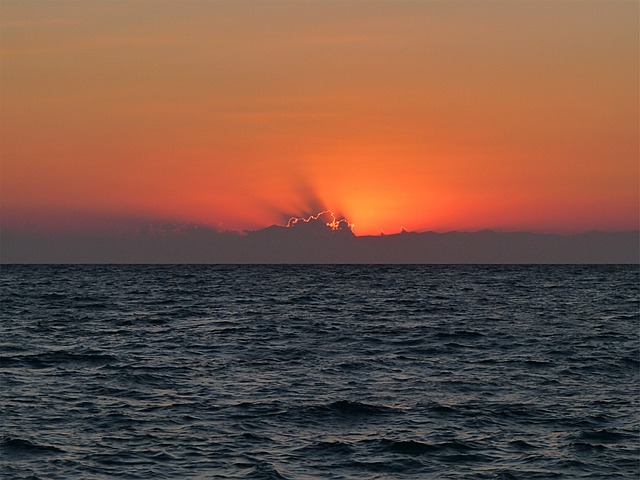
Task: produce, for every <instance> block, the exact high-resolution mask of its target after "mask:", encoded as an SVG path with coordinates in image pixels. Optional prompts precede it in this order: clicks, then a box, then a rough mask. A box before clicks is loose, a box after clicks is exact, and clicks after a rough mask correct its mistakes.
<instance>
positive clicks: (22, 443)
mask: <svg viewBox="0 0 640 480" xmlns="http://www.w3.org/2000/svg"><path fill="white" fill-rule="evenodd" d="M0 451H2V452H3V453H4V454H5V455H7V456H9V457H11V456H16V455H44V454H53V453H63V452H64V450H61V449H60V448H58V447H54V446H53V445H42V444H39V443H36V442H33V441H31V440H25V439H22V438H13V437H8V436H4V437H1V438H0Z"/></svg>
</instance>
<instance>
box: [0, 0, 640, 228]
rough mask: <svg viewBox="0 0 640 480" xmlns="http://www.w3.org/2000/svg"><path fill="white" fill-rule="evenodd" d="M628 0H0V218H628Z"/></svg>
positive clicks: (632, 100) (634, 116) (635, 132)
mask: <svg viewBox="0 0 640 480" xmlns="http://www.w3.org/2000/svg"><path fill="white" fill-rule="evenodd" d="M639 5H640V4H639V2H637V1H635V0H630V1H616V0H604V1H526V0H524V1H515V0H509V1H481V0H473V1H426V0H425V1H366V0H364V1H314V0H310V1H270V0H265V1H243V0H235V1H227V2H223V1H204V0H179V1H178V0H176V1H161V0H153V1H144V0H136V1H133V0H124V1H80V0H78V1H56V0H46V1H42V2H39V1H32V0H26V1H25V0H20V1H7V0H1V3H0V6H1V7H0V8H1V10H0V19H1V44H0V49H1V50H0V54H1V91H0V93H1V123H0V128H1V131H0V138H1V146H0V148H1V150H0V153H1V171H0V174H1V176H0V182H1V220H2V227H3V228H9V229H11V228H14V229H24V228H36V229H62V230H64V229H73V228H83V229H88V230H91V229H94V230H96V231H98V230H100V229H101V228H106V226H108V225H113V224H118V223H119V222H125V223H127V224H136V222H148V221H170V222H177V223H180V222H185V223H195V224H202V225H207V226H213V227H215V228H218V229H221V230H243V229H257V228H262V227H266V226H268V225H271V224H274V223H275V224H286V223H287V219H288V218H289V217H290V216H293V215H311V214H313V213H317V212H318V211H321V210H324V209H331V210H333V211H334V212H336V213H338V214H340V215H342V216H345V217H347V218H348V220H349V221H350V222H352V223H354V224H355V227H354V232H355V233H356V234H357V235H369V234H374V235H376V234H378V233H380V232H381V231H382V232H384V233H396V232H398V231H400V229H401V228H405V229H407V230H418V231H426V230H435V231H448V230H468V231H474V230H479V229H485V228H491V229H496V230H504V231H513V230H528V231H533V232H559V233H571V232H583V231H587V230H605V231H609V230H635V229H638V226H639V225H638V223H639V175H640V173H639V95H638V91H639V74H638V68H639V67H638V63H639V37H638V32H639V26H638V25H639V20H638V19H639V15H640V7H639Z"/></svg>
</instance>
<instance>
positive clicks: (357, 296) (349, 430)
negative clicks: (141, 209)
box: [0, 265, 640, 480]
mask: <svg viewBox="0 0 640 480" xmlns="http://www.w3.org/2000/svg"><path fill="white" fill-rule="evenodd" d="M639 276H640V271H639V269H638V266H637V265H631V266H613V265H610V266H589V265H584V266H583V265H574V266H571V265H565V266H551V265H549V266H533V265H530V266H525V265H522V266H517V265H513V266H509V265H506V266H480V265H470V266H462V265H460V266H451V265H439V266H433V265H415V266H410V265H403V266H394V265H359V266H356V265H287V266H285V265H271V266H268V265H246V266H232V265H229V266H225V265H176V266H171V265H166V266H151V265H148V266H144V265H137V266H136V265H131V266H127V265H105V266H91V265H76V266H71V265H68V266H67V265H58V266H53V265H51V266H20V265H3V266H2V267H1V268H0V278H1V291H0V295H1V296H0V311H1V316H0V477H1V478H3V479H22V478H24V479H27V478H28V479H65V478H73V479H75V478H78V479H107V478H109V479H111V478H126V479H135V478H143V479H158V478H169V479H181V478H188V479H232V478H234V479H239V478H243V479H245V478H246V479H467V478H468V479H497V480H498V479H499V480H506V479H535V478H540V479H551V478H563V479H570V478H581V479H585V478H590V479H609V478H627V479H637V478H639V477H640V408H639V407H640V330H639V329H640V324H639V321H638V320H639V298H640V278H639Z"/></svg>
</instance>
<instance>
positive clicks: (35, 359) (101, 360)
mask: <svg viewBox="0 0 640 480" xmlns="http://www.w3.org/2000/svg"><path fill="white" fill-rule="evenodd" d="M117 361H118V358H117V357H115V356H113V355H108V354H103V353H72V352H67V351H56V352H46V353H38V354H35V355H15V356H9V357H7V356H3V357H0V363H1V364H2V365H3V366H4V367H5V368H20V367H25V366H26V367H31V368H51V367H59V366H64V365H83V366H101V365H107V364H111V363H115V362H117Z"/></svg>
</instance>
